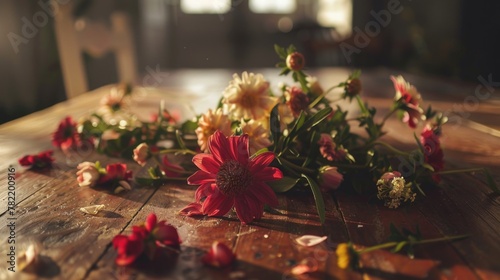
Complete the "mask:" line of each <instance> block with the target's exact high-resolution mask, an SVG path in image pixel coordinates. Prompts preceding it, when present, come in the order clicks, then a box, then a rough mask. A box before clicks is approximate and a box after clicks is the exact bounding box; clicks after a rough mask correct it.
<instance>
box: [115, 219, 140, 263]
mask: <svg viewBox="0 0 500 280" xmlns="http://www.w3.org/2000/svg"><path fill="white" fill-rule="evenodd" d="M146 235H147V233H146V231H145V230H143V229H141V228H139V227H133V229H132V234H131V235H130V236H126V235H117V236H115V237H114V238H113V247H114V248H115V249H116V251H117V253H118V256H117V257H116V260H115V262H116V264H117V265H130V264H132V263H133V262H135V260H136V259H137V258H139V256H140V255H141V254H142V252H143V251H144V239H145V238H146Z"/></svg>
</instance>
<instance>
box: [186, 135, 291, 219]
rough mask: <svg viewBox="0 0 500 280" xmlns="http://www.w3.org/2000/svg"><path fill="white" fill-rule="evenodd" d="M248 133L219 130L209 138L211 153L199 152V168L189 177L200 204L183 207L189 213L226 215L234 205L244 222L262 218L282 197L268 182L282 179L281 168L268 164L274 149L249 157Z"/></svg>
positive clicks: (272, 156)
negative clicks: (239, 134)
mask: <svg viewBox="0 0 500 280" xmlns="http://www.w3.org/2000/svg"><path fill="white" fill-rule="evenodd" d="M248 145H249V143H248V135H243V136H230V137H226V136H225V135H224V134H222V132H220V131H216V132H215V133H214V134H213V135H212V136H211V137H210V139H209V143H208V146H209V149H210V152H211V154H198V155H196V156H194V158H193V162H194V164H195V165H196V166H198V168H200V170H199V171H197V172H195V173H194V174H193V175H192V176H191V177H189V178H188V180H187V182H188V184H191V185H200V186H199V187H198V189H197V190H196V194H195V198H196V203H191V204H189V205H188V206H186V207H185V208H184V209H182V210H181V212H180V213H181V214H184V215H187V216H198V215H202V214H203V215H208V216H224V215H225V214H226V213H227V212H229V210H231V208H233V207H234V208H235V210H236V214H237V216H238V218H239V219H240V221H241V222H242V223H251V222H252V221H253V220H255V219H259V218H260V217H262V214H263V209H264V204H269V205H271V206H276V205H277V204H278V199H277V197H276V194H275V193H274V192H273V191H272V189H271V188H270V187H269V186H268V185H267V184H266V183H265V182H266V181H272V180H277V179H281V178H282V177H283V174H282V173H281V171H280V170H279V169H278V168H275V167H268V165H269V164H270V163H271V162H272V161H273V159H274V154H273V153H272V152H266V153H262V154H260V155H258V156H256V157H255V158H249V153H248V148H249V146H248Z"/></svg>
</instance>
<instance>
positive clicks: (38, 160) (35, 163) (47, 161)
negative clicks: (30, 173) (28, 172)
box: [18, 150, 54, 169]
mask: <svg viewBox="0 0 500 280" xmlns="http://www.w3.org/2000/svg"><path fill="white" fill-rule="evenodd" d="M53 153H54V152H53V151H52V150H47V151H43V152H41V153H39V154H37V155H26V156H24V157H22V158H20V159H19V160H18V161H19V164H20V165H22V166H29V167H31V168H35V169H41V168H45V167H48V166H51V165H52V162H54V158H53V157H52V154H53Z"/></svg>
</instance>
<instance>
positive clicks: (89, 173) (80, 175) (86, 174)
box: [76, 161, 101, 187]
mask: <svg viewBox="0 0 500 280" xmlns="http://www.w3.org/2000/svg"><path fill="white" fill-rule="evenodd" d="M77 168H78V171H77V172H76V175H77V178H76V180H77V181H78V185H79V186H80V187H93V186H95V185H96V183H97V181H98V180H99V178H100V177H101V174H99V170H97V168H96V166H95V164H94V163H92V162H88V161H85V162H82V163H80V164H79V165H78V167H77Z"/></svg>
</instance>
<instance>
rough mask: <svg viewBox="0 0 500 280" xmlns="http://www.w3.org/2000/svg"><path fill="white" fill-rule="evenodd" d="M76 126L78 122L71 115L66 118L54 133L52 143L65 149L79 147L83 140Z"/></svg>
mask: <svg viewBox="0 0 500 280" xmlns="http://www.w3.org/2000/svg"><path fill="white" fill-rule="evenodd" d="M76 126H77V123H76V122H75V121H73V119H72V118H71V117H70V116H67V117H66V118H64V119H63V120H62V121H61V122H60V123H59V126H58V127H57V130H56V132H54V134H53V135H52V145H54V146H55V147H58V148H61V149H62V150H63V151H66V150H68V149H70V148H76V147H79V146H80V145H81V143H82V141H81V138H80V134H78V130H77V128H76Z"/></svg>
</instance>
